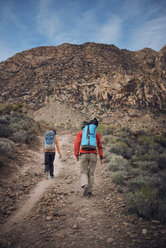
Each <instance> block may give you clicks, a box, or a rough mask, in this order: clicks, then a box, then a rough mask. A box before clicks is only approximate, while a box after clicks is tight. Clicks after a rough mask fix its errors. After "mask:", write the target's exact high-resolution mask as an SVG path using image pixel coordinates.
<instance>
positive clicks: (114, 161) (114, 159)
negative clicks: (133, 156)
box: [108, 154, 129, 171]
mask: <svg viewBox="0 0 166 248" xmlns="http://www.w3.org/2000/svg"><path fill="white" fill-rule="evenodd" d="M109 158H110V162H109V165H108V170H114V171H116V169H115V168H117V170H118V168H120V167H121V168H122V167H124V168H126V167H127V166H128V165H129V162H128V161H127V160H126V159H124V158H123V157H122V156H119V155H116V154H111V155H110V156H109ZM113 168H114V169H113Z"/></svg>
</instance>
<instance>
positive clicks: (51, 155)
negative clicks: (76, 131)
mask: <svg viewBox="0 0 166 248" xmlns="http://www.w3.org/2000/svg"><path fill="white" fill-rule="evenodd" d="M54 159H55V152H45V158H44V160H45V161H44V163H45V172H47V171H49V172H50V176H54V164H53V163H54Z"/></svg>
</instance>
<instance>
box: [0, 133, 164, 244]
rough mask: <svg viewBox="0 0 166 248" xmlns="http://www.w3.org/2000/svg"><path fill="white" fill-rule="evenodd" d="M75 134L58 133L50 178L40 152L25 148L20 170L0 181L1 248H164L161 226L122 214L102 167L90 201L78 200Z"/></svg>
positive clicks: (122, 201) (123, 208)
mask: <svg viewBox="0 0 166 248" xmlns="http://www.w3.org/2000/svg"><path fill="white" fill-rule="evenodd" d="M75 135H76V134H73V133H69V132H66V133H65V132H64V133H62V134H60V135H59V140H60V146H61V150H62V156H63V157H62V159H59V158H58V155H56V159H55V162H54V167H55V178H54V179H48V180H47V179H46V178H45V177H44V164H43V153H42V149H41V150H40V151H38V152H37V151H35V152H34V151H30V150H29V151H28V153H27V154H26V157H27V159H26V160H25V162H24V166H23V167H22V169H21V170H20V172H19V173H18V174H17V175H15V176H14V177H12V176H11V178H10V176H9V175H8V176H7V178H8V180H6V179H5V180H4V181H1V192H0V199H1V200H0V201H1V202H0V204H1V216H0V221H1V222H0V229H1V232H0V247H1V248H8V247H12V248H29V247H35V248H39V247H40V248H45V247H47V248H48V247H51V248H54V247H55V248H70V247H71V248H72V247H73V248H81V247H86V248H89V247H90V248H99V247H100V248H107V247H115V248H121V247H123V248H124V247H126V248H128V247H136V248H138V247H139V248H140V247H142V248H152V247H156V248H157V247H160V248H161V247H164V246H165V234H166V230H165V229H164V226H163V225H161V224H160V223H159V222H158V221H155V220H153V221H145V220H143V218H139V217H137V216H135V215H127V214H126V210H127V203H126V201H125V198H124V196H123V194H121V193H119V191H118V189H117V186H115V185H114V184H112V183H111V179H110V177H109V175H108V174H107V172H106V170H105V169H106V165H105V164H102V165H101V164H99V162H98V164H97V167H96V171H95V183H94V197H91V198H87V197H83V196H82V190H81V187H80V171H79V163H78V162H77V161H76V159H75V157H74V153H73V143H74V139H75ZM98 160H99V159H98Z"/></svg>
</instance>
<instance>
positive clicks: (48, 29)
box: [36, 0, 62, 42]
mask: <svg viewBox="0 0 166 248" xmlns="http://www.w3.org/2000/svg"><path fill="white" fill-rule="evenodd" d="M51 3H52V1H50V0H41V1H40V6H39V13H38V15H37V20H36V21H37V30H38V32H39V33H40V34H42V35H44V36H45V38H46V39H48V40H49V41H50V42H54V40H55V37H56V35H57V32H58V31H59V30H61V28H62V22H61V20H60V18H59V16H58V15H57V13H56V12H55V11H54V12H53V11H52V10H51V6H50V5H51Z"/></svg>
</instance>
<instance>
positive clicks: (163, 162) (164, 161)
mask: <svg viewBox="0 0 166 248" xmlns="http://www.w3.org/2000/svg"><path fill="white" fill-rule="evenodd" d="M158 167H159V168H160V169H166V153H165V154H160V155H159V159H158Z"/></svg>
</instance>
